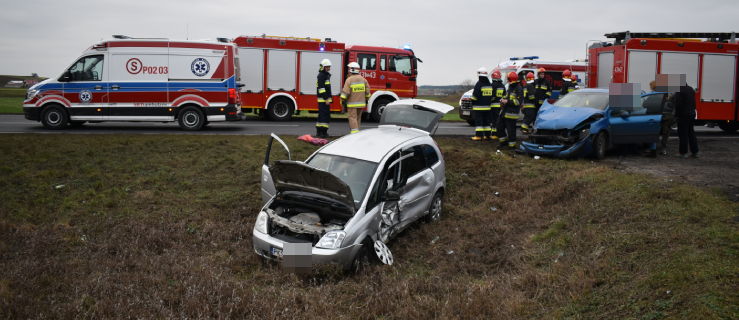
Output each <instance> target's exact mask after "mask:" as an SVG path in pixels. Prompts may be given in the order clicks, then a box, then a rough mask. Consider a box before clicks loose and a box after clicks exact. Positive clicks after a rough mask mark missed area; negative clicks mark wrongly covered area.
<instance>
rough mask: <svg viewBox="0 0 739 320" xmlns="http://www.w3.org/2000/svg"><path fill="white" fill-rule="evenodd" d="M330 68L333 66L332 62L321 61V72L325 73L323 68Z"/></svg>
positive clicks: (327, 60)
mask: <svg viewBox="0 0 739 320" xmlns="http://www.w3.org/2000/svg"><path fill="white" fill-rule="evenodd" d="M330 66H331V60H329V59H323V61H321V71H323V68H325V67H330Z"/></svg>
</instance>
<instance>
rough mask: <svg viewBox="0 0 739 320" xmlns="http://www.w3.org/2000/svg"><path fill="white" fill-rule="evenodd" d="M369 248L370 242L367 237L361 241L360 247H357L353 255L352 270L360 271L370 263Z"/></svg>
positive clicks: (370, 252)
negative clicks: (357, 249)
mask: <svg viewBox="0 0 739 320" xmlns="http://www.w3.org/2000/svg"><path fill="white" fill-rule="evenodd" d="M371 248H372V244H370V242H369V241H368V239H365V240H364V241H362V247H361V248H359V251H357V254H355V255H354V259H352V267H351V270H352V272H354V273H360V272H362V270H364V269H365V268H366V267H368V266H369V265H370V264H372V262H373V261H372V251H371Z"/></svg>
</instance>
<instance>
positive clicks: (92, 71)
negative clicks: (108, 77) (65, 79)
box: [69, 55, 103, 81]
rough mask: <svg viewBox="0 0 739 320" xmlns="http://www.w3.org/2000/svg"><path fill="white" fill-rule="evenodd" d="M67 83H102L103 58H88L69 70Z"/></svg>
mask: <svg viewBox="0 0 739 320" xmlns="http://www.w3.org/2000/svg"><path fill="white" fill-rule="evenodd" d="M69 75H70V78H69V81H102V77H103V56H102V55H100V56H88V57H84V58H82V59H80V60H78V61H77V62H76V63H75V64H73V65H72V67H71V68H69Z"/></svg>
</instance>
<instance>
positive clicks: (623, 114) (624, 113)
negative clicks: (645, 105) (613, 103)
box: [621, 111, 629, 119]
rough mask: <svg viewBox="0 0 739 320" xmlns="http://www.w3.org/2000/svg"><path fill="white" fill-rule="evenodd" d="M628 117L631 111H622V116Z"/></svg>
mask: <svg viewBox="0 0 739 320" xmlns="http://www.w3.org/2000/svg"><path fill="white" fill-rule="evenodd" d="M628 117H629V112H628V111H621V118H624V119H626V118H628Z"/></svg>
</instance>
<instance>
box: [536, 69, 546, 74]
mask: <svg viewBox="0 0 739 320" xmlns="http://www.w3.org/2000/svg"><path fill="white" fill-rule="evenodd" d="M546 71H547V70H546V69H544V68H539V70H538V71H536V72H538V73H542V72H546Z"/></svg>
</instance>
